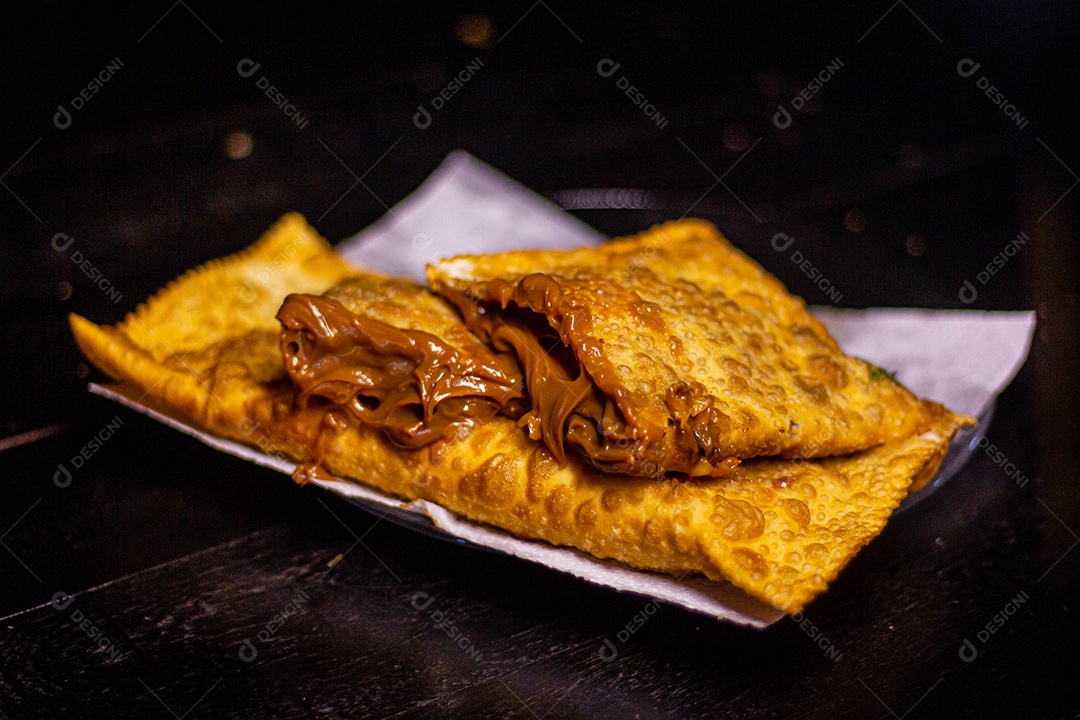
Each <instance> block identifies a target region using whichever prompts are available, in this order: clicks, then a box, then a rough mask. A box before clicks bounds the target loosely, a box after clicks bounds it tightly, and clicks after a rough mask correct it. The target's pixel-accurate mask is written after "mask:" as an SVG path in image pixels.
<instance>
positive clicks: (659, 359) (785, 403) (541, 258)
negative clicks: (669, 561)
mask: <svg viewBox="0 0 1080 720" xmlns="http://www.w3.org/2000/svg"><path fill="white" fill-rule="evenodd" d="M428 279H429V281H430V283H431V285H432V288H433V289H434V290H435V291H436V292H439V293H440V294H443V295H445V296H446V297H447V298H448V299H450V300H451V301H452V302H454V303H455V304H456V305H457V306H458V307H459V308H460V309H461V311H462V313H463V316H464V318H465V321H466V324H467V325H469V327H470V328H472V329H473V330H474V331H476V332H477V333H478V334H480V335H481V337H483V338H484V339H486V340H488V341H489V342H494V343H495V344H496V346H497V347H498V345H499V342H500V338H499V337H498V333H499V332H502V331H503V329H504V327H506V326H508V325H509V326H513V328H514V332H515V333H517V335H516V338H517V340H515V342H514V343H506V342H503V343H502V344H503V345H510V344H512V345H513V346H514V347H513V349H514V350H515V351H516V352H517V354H518V355H519V356H520V357H521V358H522V361H523V364H524V365H525V373H526V380H527V382H528V384H529V386H530V388H532V386H533V385H534V384H535V381H534V379H533V378H532V377H530V366H529V359H530V358H531V357H533V356H534V355H536V354H537V353H538V351H537V350H536V343H535V342H531V343H530V342H521V340H520V338H521V336H522V335H523V334H524V335H527V334H528V333H530V332H531V333H533V334H536V335H538V336H539V337H541V339H542V338H543V335H544V334H545V333H552V332H553V333H554V334H557V336H558V338H559V339H560V340H561V342H562V344H564V345H565V346H566V347H568V348H570V349H571V350H572V351H573V352H572V354H569V357H570V363H571V364H572V365H573V366H574V367H573V368H572V369H570V370H569V371H568V372H567V374H566V375H565V377H562V378H558V379H557V380H556V381H557V382H560V383H562V384H563V385H564V386H571V384H572V383H578V384H579V385H580V384H587V385H590V386H592V387H595V388H596V389H597V390H598V391H599V395H600V398H599V400H597V399H596V398H595V397H594V398H591V399H589V400H588V401H587V402H584V403H583V404H582V405H581V406H580V407H578V408H576V409H574V410H573V411H572V412H570V413H565V414H564V416H562V417H556V418H555V420H557V421H561V422H562V427H561V428H555V429H553V428H552V426H553V425H558V424H559V422H552V421H551V420H549V418H548V416H547V415H545V413H544V412H542V410H541V411H536V410H535V409H534V415H537V416H539V417H540V422H539V425H540V426H541V430H543V431H544V432H543V433H541V432H537V431H536V430H537V429H536V428H533V430H534V432H533V437H539V436H540V435H542V434H544V433H547V434H544V439H545V441H548V445H549V447H552V446H553V443H552V442H550V441H549V437H548V435H550V434H551V433H553V432H559V433H560V434H562V435H565V441H566V443H567V444H569V445H572V446H573V447H574V448H575V449H576V450H578V451H579V452H580V453H581V454H582V455H584V456H585V457H586V458H588V459H589V460H590V461H591V462H592V463H593V464H594V465H596V466H597V467H599V468H601V469H604V470H608V471H612V472H622V473H629V474H634V475H657V474H662V473H664V472H671V471H678V472H685V473H688V474H690V475H694V476H701V475H713V476H719V475H723V474H724V473H726V472H728V471H729V470H730V469H731V467H732V466H733V465H734V464H736V462H737V460H745V459H748V458H755V457H762V456H781V457H787V458H813V457H824V456H831V455H842V454H847V453H851V452H856V451H859V450H865V449H867V448H870V447H872V446H875V445H879V444H881V443H884V442H889V441H893V440H900V439H903V438H907V437H910V436H912V435H917V434H919V433H922V432H925V431H926V430H927V429H928V428H929V427H930V425H931V424H932V423H933V422H934V419H935V417H936V415H937V413H938V412H939V408H937V407H935V406H934V405H933V404H932V403H927V402H923V401H921V400H919V399H918V398H917V397H915V396H914V395H913V394H912V393H911V392H909V391H908V390H907V389H906V388H904V387H903V386H901V385H899V384H898V383H896V382H895V381H893V380H892V379H891V378H889V377H887V376H885V375H883V374H881V373H880V372H875V371H874V370H873V369H872V368H871V367H869V366H868V365H867V363H865V362H863V361H861V360H859V359H857V358H853V357H850V356H847V355H845V354H843V353H842V352H841V351H840V349H839V348H838V347H837V345H836V342H835V341H834V340H833V339H832V338H831V337H830V336H829V334H828V332H827V331H826V330H825V328H824V326H822V325H821V323H819V322H818V321H817V320H815V319H814V318H813V317H812V316H811V315H810V313H809V312H808V311H807V310H806V305H805V303H804V302H803V301H802V300H801V299H799V298H797V297H794V296H792V295H791V294H789V293H788V292H787V291H786V290H785V289H784V287H783V285H782V284H781V283H780V282H779V281H778V280H776V279H775V278H773V277H772V276H770V275H769V274H768V273H766V272H765V271H764V270H762V269H761V268H760V267H759V266H758V265H757V264H756V263H754V262H753V261H752V260H750V259H749V258H747V257H746V256H745V255H743V254H742V253H741V252H739V251H738V250H736V249H735V248H733V247H732V246H731V245H730V244H729V243H728V242H727V241H726V240H725V239H724V238H723V237H722V236H721V235H720V234H719V233H718V232H717V230H716V229H715V228H714V227H713V226H712V225H709V224H708V223H704V222H701V221H697V220H692V221H680V222H673V223H668V224H666V225H662V226H659V227H656V228H653V229H652V230H650V231H648V232H645V233H642V234H640V235H637V236H633V237H629V238H625V239H620V240H613V241H611V242H609V243H606V244H605V245H603V246H601V247H595V248H593V247H590V248H582V249H578V250H570V251H520V252H508V253H500V254H497V255H473V256H461V257H457V258H453V259H450V260H444V261H442V262H439V263H437V264H435V265H434V266H429V267H428ZM548 352H549V353H550V352H552V351H551V350H550V346H549V349H548ZM582 396H583V397H586V398H589V396H588V395H586V394H585V393H582ZM612 405H614V407H612ZM557 440H561V438H558V439H557ZM554 449H556V450H557V448H554ZM556 454H558V452H557V453H556Z"/></svg>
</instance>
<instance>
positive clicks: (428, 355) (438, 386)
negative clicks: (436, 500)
mask: <svg viewBox="0 0 1080 720" xmlns="http://www.w3.org/2000/svg"><path fill="white" fill-rule="evenodd" d="M277 317H278V320H280V321H281V325H282V331H281V354H282V357H283V359H284V361H285V369H286V371H287V372H288V374H289V377H290V378H291V379H292V381H293V383H294V384H295V385H296V387H297V388H298V389H299V398H298V400H299V402H300V403H302V404H304V403H307V402H308V400H309V399H310V398H311V397H314V396H319V397H323V398H326V399H328V400H330V401H331V402H332V403H333V404H334V405H337V406H340V407H342V408H345V409H347V410H348V411H349V412H350V413H351V414H352V415H353V416H354V417H355V418H356V419H357V420H359V421H360V422H362V423H364V424H366V425H370V426H372V427H376V428H379V429H381V430H384V431H385V432H386V433H387V434H388V435H389V436H390V437H391V438H393V440H394V441H395V442H397V443H399V444H400V445H403V446H405V447H410V448H415V447H421V446H424V445H428V444H430V443H433V442H435V441H437V440H439V439H441V438H443V437H446V436H447V435H449V434H451V432H452V431H453V429H454V428H455V427H456V426H461V425H469V424H471V423H477V422H480V423H482V422H487V421H489V420H491V419H492V418H493V417H495V415H496V414H497V413H498V412H500V411H508V412H514V411H515V409H516V412H518V413H519V414H520V412H522V410H523V408H522V407H521V398H522V391H521V386H522V383H521V375H520V372H519V371H518V369H517V367H516V365H515V363H513V362H512V361H509V359H508V358H501V357H498V356H492V357H491V358H486V359H481V358H478V357H475V356H474V355H472V354H470V353H467V352H464V351H462V350H459V349H457V348H455V347H453V346H452V345H450V344H448V343H447V342H446V341H445V340H443V339H441V338H439V337H436V336H435V335H432V334H431V333H427V332H424V331H422V330H412V329H401V328H396V327H393V326H391V325H388V324H386V323H383V322H380V321H378V320H376V319H374V318H371V317H369V316H367V315H363V314H359V313H353V312H351V311H350V310H349V309H348V308H346V307H345V306H344V305H342V304H341V303H340V302H338V301H336V300H332V299H330V298H324V297H315V296H312V295H290V296H288V297H287V298H286V299H285V303H284V304H283V305H282V307H281V310H280V311H279V312H278V316H277ZM515 401H516V402H515Z"/></svg>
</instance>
